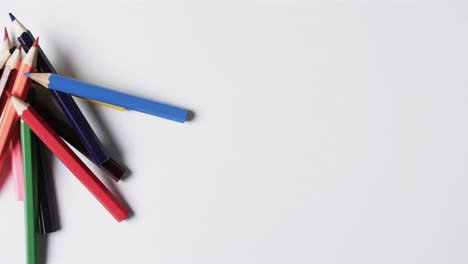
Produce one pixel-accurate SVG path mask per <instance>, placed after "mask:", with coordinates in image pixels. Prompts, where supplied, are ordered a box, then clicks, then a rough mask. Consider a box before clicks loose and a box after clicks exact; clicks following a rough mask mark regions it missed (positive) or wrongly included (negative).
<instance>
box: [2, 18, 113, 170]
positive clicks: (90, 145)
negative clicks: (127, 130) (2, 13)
mask: <svg viewBox="0 0 468 264" xmlns="http://www.w3.org/2000/svg"><path fill="white" fill-rule="evenodd" d="M10 19H11V21H12V22H13V29H14V31H15V34H16V36H17V37H18V41H19V42H20V43H21V44H22V45H23V48H24V49H25V50H27V49H29V47H31V45H32V43H33V40H34V37H33V35H32V33H31V32H30V31H29V30H28V29H27V28H26V27H25V26H24V25H23V24H21V22H19V20H18V19H16V18H15V17H14V16H13V15H12V14H11V13H10ZM37 61H38V62H37V71H38V72H55V69H54V68H53V67H52V64H51V63H50V61H49V59H48V58H47V57H46V56H45V54H44V51H43V50H42V49H41V48H40V47H39V52H38V59H37ZM51 93H52V96H53V97H54V99H55V101H57V103H58V105H59V106H60V108H61V109H62V111H63V113H64V114H65V116H66V117H67V118H68V120H69V121H70V123H71V124H72V126H73V128H74V129H75V131H76V132H77V134H78V135H79V137H80V139H81V141H82V142H83V144H84V146H85V147H86V149H87V151H88V153H89V154H90V156H91V158H92V159H93V161H94V162H95V163H96V164H102V163H103V162H105V161H106V160H108V159H109V155H108V154H107V153H106V152H105V151H104V148H103V146H102V144H101V142H100V141H99V139H98V138H97V136H96V134H95V133H94V131H93V130H92V128H91V126H90V125H89V123H88V121H87V120H86V118H85V117H84V116H83V114H82V113H81V111H80V109H79V108H78V106H77V105H76V103H75V101H74V100H73V98H72V97H71V96H69V95H67V94H65V93H61V92H59V91H51Z"/></svg>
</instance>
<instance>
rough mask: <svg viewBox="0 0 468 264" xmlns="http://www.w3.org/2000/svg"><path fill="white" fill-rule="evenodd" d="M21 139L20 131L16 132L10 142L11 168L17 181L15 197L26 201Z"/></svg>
mask: <svg viewBox="0 0 468 264" xmlns="http://www.w3.org/2000/svg"><path fill="white" fill-rule="evenodd" d="M20 141H21V140H20V136H19V133H15V134H14V135H13V138H12V141H11V144H10V155H11V169H12V173H13V178H14V182H15V197H16V200H17V201H24V176H23V158H22V153H21V143H20Z"/></svg>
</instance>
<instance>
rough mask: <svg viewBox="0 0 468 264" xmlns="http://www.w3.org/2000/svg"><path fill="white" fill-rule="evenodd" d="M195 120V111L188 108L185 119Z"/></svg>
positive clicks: (188, 120)
mask: <svg viewBox="0 0 468 264" xmlns="http://www.w3.org/2000/svg"><path fill="white" fill-rule="evenodd" d="M193 120H195V112H193V111H191V110H187V118H186V119H185V121H187V122H190V121H193Z"/></svg>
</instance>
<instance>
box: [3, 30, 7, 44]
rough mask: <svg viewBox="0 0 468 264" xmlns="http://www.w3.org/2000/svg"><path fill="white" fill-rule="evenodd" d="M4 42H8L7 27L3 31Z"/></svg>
mask: <svg viewBox="0 0 468 264" xmlns="http://www.w3.org/2000/svg"><path fill="white" fill-rule="evenodd" d="M3 40H4V41H5V40H8V30H7V28H6V27H4V30H3Z"/></svg>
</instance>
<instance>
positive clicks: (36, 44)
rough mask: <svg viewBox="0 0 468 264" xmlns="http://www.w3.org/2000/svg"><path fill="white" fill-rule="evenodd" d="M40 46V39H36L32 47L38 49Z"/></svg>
mask: <svg viewBox="0 0 468 264" xmlns="http://www.w3.org/2000/svg"><path fill="white" fill-rule="evenodd" d="M37 46H39V37H37V38H36V40H35V41H34V43H33V44H32V47H33V48H34V47H36V48H37Z"/></svg>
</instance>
